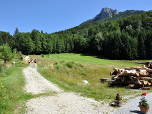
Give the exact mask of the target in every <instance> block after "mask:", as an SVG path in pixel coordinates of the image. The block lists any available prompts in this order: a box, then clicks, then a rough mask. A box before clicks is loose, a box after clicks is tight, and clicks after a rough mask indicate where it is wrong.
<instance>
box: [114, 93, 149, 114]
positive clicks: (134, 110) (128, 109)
mask: <svg viewBox="0 0 152 114" xmlns="http://www.w3.org/2000/svg"><path fill="white" fill-rule="evenodd" d="M140 98H141V96H139V97H136V98H134V99H130V100H128V101H127V103H125V104H124V105H123V106H122V107H120V108H118V109H117V110H116V112H115V113H114V114H142V113H141V112H140V108H139V107H138V105H139V102H140ZM145 98H146V100H147V102H148V103H149V107H150V108H149V111H148V113H147V114H152V108H151V107H152V93H149V94H147V95H146V97H145Z"/></svg>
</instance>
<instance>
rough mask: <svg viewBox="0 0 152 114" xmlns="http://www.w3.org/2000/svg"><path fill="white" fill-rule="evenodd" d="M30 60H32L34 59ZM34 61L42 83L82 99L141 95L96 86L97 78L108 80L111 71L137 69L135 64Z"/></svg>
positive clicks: (88, 59) (83, 57) (64, 57)
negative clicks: (133, 67) (36, 62)
mask: <svg viewBox="0 0 152 114" xmlns="http://www.w3.org/2000/svg"><path fill="white" fill-rule="evenodd" d="M31 57H33V58H34V56H31ZM36 57H37V56H35V58H36ZM41 57H42V58H41ZM37 61H38V66H39V70H38V71H39V72H40V73H41V74H42V75H43V76H44V77H45V78H46V79H48V80H50V81H51V82H53V83H55V84H57V85H59V86H60V87H61V88H62V89H64V90H65V91H74V92H77V93H81V95H83V96H85V97H91V98H94V99H96V100H104V101H105V100H106V101H112V100H113V99H114V97H115V95H116V94H117V93H118V92H119V93H120V95H122V96H130V95H133V96H134V97H135V95H140V94H141V93H142V92H143V91H142V90H141V91H137V90H133V89H126V88H125V87H109V86H108V83H101V82H100V78H111V76H110V72H112V71H113V68H114V67H115V68H123V67H128V66H140V65H139V64H136V63H135V60H134V61H129V60H109V59H106V58H103V57H97V56H93V55H88V54H74V53H62V54H48V55H39V57H38V58H37ZM138 61H139V60H138ZM142 61H147V60H142ZM39 62H40V64H39ZM43 63H44V64H43ZM46 63H47V65H46ZM84 80H87V81H88V84H86V83H84V82H83V81H84ZM147 92H150V91H147ZM126 100H127V99H126Z"/></svg>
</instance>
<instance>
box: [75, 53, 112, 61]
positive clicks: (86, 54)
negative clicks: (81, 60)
mask: <svg viewBox="0 0 152 114" xmlns="http://www.w3.org/2000/svg"><path fill="white" fill-rule="evenodd" d="M76 54H77V53H76ZM81 56H92V57H94V58H98V59H108V60H110V59H109V58H106V57H105V56H103V55H95V54H90V53H81Z"/></svg>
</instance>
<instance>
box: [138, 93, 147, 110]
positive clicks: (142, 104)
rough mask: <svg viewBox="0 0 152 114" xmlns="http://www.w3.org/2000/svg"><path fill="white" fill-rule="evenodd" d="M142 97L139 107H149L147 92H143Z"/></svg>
mask: <svg viewBox="0 0 152 114" xmlns="http://www.w3.org/2000/svg"><path fill="white" fill-rule="evenodd" d="M141 96H142V98H141V99H140V100H141V101H140V102H139V105H138V106H139V107H140V106H142V107H147V108H149V104H148V103H147V100H146V99H145V96H146V92H145V93H142V95H141Z"/></svg>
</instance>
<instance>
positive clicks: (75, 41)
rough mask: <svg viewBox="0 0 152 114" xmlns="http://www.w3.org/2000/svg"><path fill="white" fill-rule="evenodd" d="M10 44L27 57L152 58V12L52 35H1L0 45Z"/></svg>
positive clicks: (38, 33)
mask: <svg viewBox="0 0 152 114" xmlns="http://www.w3.org/2000/svg"><path fill="white" fill-rule="evenodd" d="M3 43H8V44H9V45H10V47H11V48H12V49H14V48H16V49H17V50H18V51H22V53H23V54H42V53H43V54H49V53H71V52H72V53H73V52H78V53H93V54H97V55H104V56H106V57H108V58H110V59H128V60H129V59H130V60H132V59H151V58H152V11H148V12H145V13H143V14H141V15H136V14H134V15H131V16H129V17H126V18H123V19H117V20H114V21H109V22H106V23H98V24H94V23H90V24H85V25H80V26H77V27H74V28H71V29H68V30H65V31H60V32H56V33H52V34H48V33H43V31H41V32H39V31H38V30H35V29H34V30H32V32H31V33H30V32H27V33H21V32H18V29H16V31H15V34H14V36H11V35H10V34H9V33H6V32H0V45H2V44H3Z"/></svg>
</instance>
